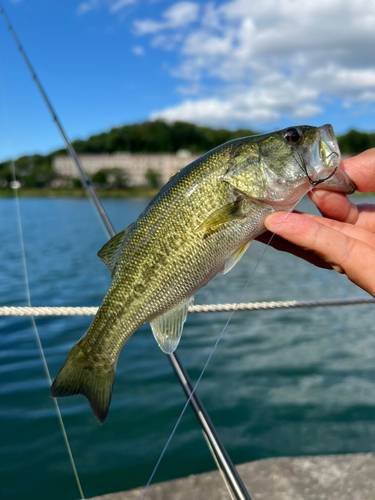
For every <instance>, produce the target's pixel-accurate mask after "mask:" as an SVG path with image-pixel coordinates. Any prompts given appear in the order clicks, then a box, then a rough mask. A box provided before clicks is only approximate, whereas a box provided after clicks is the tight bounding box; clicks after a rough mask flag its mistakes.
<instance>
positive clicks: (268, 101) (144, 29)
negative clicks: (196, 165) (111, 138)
mask: <svg viewBox="0 0 375 500" xmlns="http://www.w3.org/2000/svg"><path fill="white" fill-rule="evenodd" d="M2 5H3V7H4V9H5V11H6V12H7V15H8V17H9V18H10V20H11V22H12V24H13V26H14V28H15V30H16V32H17V33H18V36H19V38H20V39H21V42H22V44H23V46H24V48H25V50H26V52H27V54H28V56H29V58H30V59H31V61H32V63H33V65H34V67H35V69H36V72H37V73H38V75H39V77H40V78H41V80H42V83H43V85H44V87H45V89H46V91H47V94H48V95H49V97H50V98H51V100H52V103H53V105H54V107H55V109H56V111H57V113H58V114H59V116H60V118H61V120H62V122H63V124H64V126H65V129H66V130H67V132H68V135H69V136H70V138H71V139H76V138H86V137H88V136H89V135H92V134H95V133H98V132H102V131H105V130H109V129H110V128H111V127H114V126H120V125H122V124H125V123H134V122H141V121H144V120H146V119H155V118H163V119H166V120H170V121H173V120H176V119H181V120H186V121H190V122H194V123H197V124H201V125H209V126H213V127H228V128H237V127H248V128H252V129H254V130H257V131H266V130H267V131H268V130H272V129H278V128H282V127H284V126H289V125H291V124H303V123H305V124H312V125H320V124H323V123H327V122H328V123H332V124H333V126H334V129H335V131H336V133H338V134H341V133H344V132H346V131H347V130H349V129H350V128H353V127H354V128H357V129H359V130H364V131H375V50H374V48H375V0H366V1H364V0H356V1H349V0H340V1H339V0H304V1H303V2H300V1H298V0H262V2H259V1H257V2H255V1H253V0H227V1H208V2H195V1H180V2H176V1H169V0H86V1H83V2H80V1H72V0H33V1H32V2H31V1H30V0H17V1H16V0H2ZM62 146H63V143H62V141H61V139H60V137H59V134H58V132H57V131H56V129H55V126H54V124H53V123H52V121H51V118H50V116H49V115H48V112H47V110H46V108H45V105H44V103H43V102H42V99H41V97H40V96H39V94H38V91H37V89H36V87H35V85H34V84H33V82H32V80H31V77H30V75H29V74H28V72H27V69H26V66H25V64H24V62H23V60H22V58H21V57H20V54H19V53H18V51H17V48H16V46H15V44H14V42H13V39H12V37H11V35H10V33H9V32H8V30H7V28H6V25H5V22H4V20H3V19H2V18H0V160H4V159H7V158H9V157H11V156H12V157H18V156H20V155H23V154H32V153H36V152H39V153H46V152H49V151H52V150H54V149H56V148H60V147H62Z"/></svg>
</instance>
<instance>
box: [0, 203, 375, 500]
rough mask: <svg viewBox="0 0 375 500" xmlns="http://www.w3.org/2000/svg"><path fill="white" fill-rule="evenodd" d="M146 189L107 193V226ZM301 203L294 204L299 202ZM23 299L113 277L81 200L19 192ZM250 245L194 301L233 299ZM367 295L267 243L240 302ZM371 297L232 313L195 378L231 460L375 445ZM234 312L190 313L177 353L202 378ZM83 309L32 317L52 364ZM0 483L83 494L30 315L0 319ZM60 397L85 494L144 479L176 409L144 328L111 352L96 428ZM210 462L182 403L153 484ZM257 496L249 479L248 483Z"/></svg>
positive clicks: (79, 405) (1, 297) (1, 290)
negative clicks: (354, 302)
mask: <svg viewBox="0 0 375 500" xmlns="http://www.w3.org/2000/svg"><path fill="white" fill-rule="evenodd" d="M146 203H147V202H146V200H132V201H122V200H105V201H104V204H105V207H106V209H107V211H108V214H109V216H110V218H111V220H112V221H113V223H114V226H115V228H116V230H121V229H123V228H124V227H126V226H127V225H128V224H129V223H130V222H132V221H133V220H134V219H135V218H136V217H137V215H138V214H139V213H140V212H141V210H142V209H143V208H144V206H145V205H146ZM306 203H308V202H306V201H303V202H302V207H301V208H302V209H303V208H304V204H305V205H306ZM20 207H21V216H22V227H23V232H24V239H25V250H26V257H27V267H28V273H29V282H30V291H31V300H32V304H33V305H38V306H45V305H56V306H63V305H65V306H67V305H69V306H96V305H99V303H100V301H101V298H102V297H103V295H104V293H105V291H106V289H107V288H108V286H109V283H110V276H109V271H108V270H107V268H106V267H105V266H104V264H102V263H101V262H100V261H99V259H98V258H97V257H96V252H97V251H98V250H99V249H100V248H101V246H102V245H103V244H104V243H105V236H104V233H103V230H102V228H101V226H100V224H99V223H98V221H97V219H96V216H95V214H94V212H93V210H92V207H91V205H90V203H89V202H88V201H86V200H62V199H22V200H21V201H20ZM0 228H1V229H0V230H1V233H0V234H1V246H0V276H1V282H0V305H26V295H25V286H24V281H23V268H22V260H21V253H20V244H19V236H18V226H17V219H16V207H15V201H14V200H13V199H1V200H0ZM263 248H264V247H263V245H261V244H259V243H257V242H254V243H252V245H251V247H250V249H249V251H248V252H247V254H246V255H245V257H244V258H243V259H242V261H241V262H240V263H239V264H238V265H237V266H236V267H235V268H234V269H233V271H231V272H230V273H229V274H228V275H226V276H222V275H220V276H217V277H216V278H215V279H214V280H213V281H212V282H211V283H210V284H209V285H208V286H207V287H206V288H205V289H203V290H201V291H200V292H199V293H198V294H197V295H196V299H195V303H198V304H199V303H201V304H202V303H216V302H236V301H237V299H238V297H239V295H240V292H241V290H242V288H243V287H244V285H245V283H246V281H247V279H248V277H249V275H250V273H251V271H252V269H253V267H254V265H255V264H256V262H257V260H258V259H259V256H260V254H261V252H262V250H263ZM354 296H355V297H358V296H366V294H365V293H364V292H362V291H361V290H360V289H358V288H357V287H355V286H354V285H353V284H351V283H350V282H349V281H348V280H347V279H346V278H345V277H343V276H340V275H338V274H336V273H334V272H329V271H326V270H321V269H316V268H314V267H313V266H311V265H309V264H307V263H304V262H302V261H299V260H298V259H296V258H293V257H291V256H289V255H286V254H282V253H280V252H276V251H274V250H273V249H268V250H267V252H266V254H265V256H264V258H263V260H262V262H261V264H260V266H259V268H258V269H257V271H256V273H255V275H254V277H253V279H252V281H251V283H250V286H249V288H248V290H247V291H246V292H245V295H244V297H243V301H263V300H293V299H297V300H308V299H325V298H327V299H328V298H337V297H354ZM373 309H374V307H373V306H372V305H363V306H351V307H342V308H339V307H336V308H319V309H297V310H290V311H286V310H280V311H256V312H248V313H245V312H237V313H235V315H234V316H233V319H232V321H231V322H230V325H229V327H228V329H227V331H226V332H225V334H224V336H223V338H222V340H221V342H220V344H219V346H218V349H217V351H216V352H215V354H214V356H213V358H212V360H211V362H210V364H209V366H208V369H207V372H206V373H205V375H204V377H203V379H202V381H201V384H200V386H199V391H198V392H199V395H200V397H201V399H202V400H203V403H204V404H205V406H206V408H207V410H208V412H209V414H210V416H211V419H212V421H213V423H214V424H215V426H216V428H217V430H218V433H219V435H220V437H221V438H222V440H223V442H224V444H225V446H226V447H227V449H228V452H229V454H230V456H231V457H232V459H233V461H234V462H235V463H241V462H245V461H249V460H255V459H258V458H263V457H275V456H285V455H289V456H290V455H306V454H327V453H346V452H368V451H375V417H374V416H375V336H374V325H373V323H374V311H373ZM227 317H228V313H216V314H213V313H211V314H204V315H203V314H202V315H189V317H188V321H187V323H186V326H185V330H184V335H183V338H182V341H181V344H180V346H179V348H178V354H179V355H180V358H181V359H182V361H183V363H184V365H185V366H186V368H187V370H188V372H189V374H190V376H191V378H192V380H196V379H197V377H198V376H199V373H200V371H201V369H202V367H203V365H204V363H205V361H206V359H207V357H208V355H209V353H210V351H211V349H212V347H213V344H214V342H215V340H216V339H217V337H218V335H219V334H220V332H221V330H222V328H223V326H224V324H225V321H226V319H227ZM90 321H91V319H90V318H44V319H36V323H37V326H38V329H39V333H40V336H41V339H42V343H43V346H44V349H45V353H46V357H47V361H48V365H49V369H50V371H51V376H52V377H54V376H55V375H56V373H57V371H58V369H59V368H60V366H61V364H62V362H63V361H64V359H65V356H66V354H67V353H68V351H69V349H70V347H71V346H72V344H73V343H75V342H76V341H77V340H78V339H79V338H80V337H81V336H82V334H83V333H84V332H85V330H86V329H87V327H88V325H89V323H90ZM0 325H1V329H0V332H1V333H0V398H1V399H0V401H1V404H0V454H1V455H0V491H1V492H2V493H1V498H6V499H9V500H13V499H14V500H15V499H19V498H26V497H27V498H28V499H29V500H34V499H35V500H36V499H38V500H40V499H50V498H53V499H56V500H60V499H61V500H63V499H64V500H70V499H76V498H78V497H79V495H78V490H77V487H76V485H75V482H74V478H73V474H72V471H71V466H70V463H69V460H68V456H67V453H66V449H65V445H64V442H63V438H62V435H61V431H60V429H59V425H58V421H57V418H56V415H55V410H54V406H53V404H52V401H51V399H50V397H49V395H48V382H47V380H46V378H45V375H44V372H43V366H42V363H41V360H40V356H39V352H38V348H37V345H36V342H35V336H34V332H33V329H32V328H31V323H30V319H28V318H24V319H22V318H0ZM60 401H61V409H62V414H63V417H64V421H65V425H66V428H67V432H68V435H69V438H70V442H71V447H72V451H73V454H74V456H75V459H76V463H77V469H78V472H79V475H80V477H81V481H82V486H83V489H84V492H85V495H86V496H87V497H90V496H94V495H100V494H104V493H109V492H112V491H119V490H124V489H129V488H132V487H135V486H139V485H142V484H145V483H146V482H147V480H148V478H149V476H150V474H151V472H152V469H153V467H154V465H155V463H156V461H157V459H158V457H159V455H160V452H161V450H162V448H163V447H164V444H165V442H166V440H167V438H168V436H169V434H170V432H171V430H172V428H173V426H174V424H175V422H176V420H177V418H178V416H179V414H180V411H181V409H182V407H183V405H184V402H185V397H184V395H183V391H182V389H181V387H180V385H179V383H178V381H177V379H176V377H175V375H174V373H173V370H172V368H171V367H170V365H169V362H168V360H167V358H166V357H165V355H163V354H162V353H161V351H160V350H159V348H158V347H157V345H156V343H155V341H154V339H153V337H152V334H151V331H150V328H149V325H144V326H143V327H142V328H141V329H140V330H139V331H138V332H137V333H136V334H135V335H134V336H133V337H132V338H131V339H130V341H129V342H128V344H127V345H126V347H125V348H124V350H123V352H122V354H121V356H120V359H119V363H118V370H117V379H116V384H115V388H114V394H113V399H112V404H111V409H110V413H109V417H108V419H107V421H106V423H105V425H103V426H100V425H99V424H98V423H97V422H96V420H95V419H94V417H93V416H92V414H91V411H90V409H89V407H88V405H87V403H86V400H85V399H84V398H82V397H75V398H67V399H64V400H60ZM213 468H215V464H214V462H213V459H212V457H211V455H210V453H209V451H208V449H207V446H206V444H205V441H204V439H203V436H202V433H201V431H200V428H199V426H198V425H197V422H196V420H195V416H194V414H193V412H192V411H191V410H190V409H188V411H187V412H186V415H185V416H184V417H183V419H182V422H181V425H180V426H179V428H178V430H177V432H176V435H175V437H174V438H173V440H172V442H171V444H170V446H169V448H168V450H167V453H166V455H165V458H164V459H163V461H162V463H161V465H160V468H159V469H158V471H157V473H156V475H155V479H154V480H155V481H161V480H165V479H170V478H175V477H179V476H187V475H188V474H191V473H196V472H201V471H204V470H210V469H213ZM250 493H251V490H250Z"/></svg>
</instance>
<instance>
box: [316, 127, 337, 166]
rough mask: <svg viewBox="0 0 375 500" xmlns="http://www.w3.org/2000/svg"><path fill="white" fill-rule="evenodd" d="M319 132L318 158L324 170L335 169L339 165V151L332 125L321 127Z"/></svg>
mask: <svg viewBox="0 0 375 500" xmlns="http://www.w3.org/2000/svg"><path fill="white" fill-rule="evenodd" d="M318 131H319V136H320V139H319V156H320V159H321V162H322V164H323V165H324V167H325V168H330V169H331V168H336V167H338V166H339V165H340V159H341V158H340V156H341V155H340V149H339V145H338V143H337V139H336V136H335V134H334V132H333V128H332V125H329V124H327V125H323V126H322V127H319V128H318Z"/></svg>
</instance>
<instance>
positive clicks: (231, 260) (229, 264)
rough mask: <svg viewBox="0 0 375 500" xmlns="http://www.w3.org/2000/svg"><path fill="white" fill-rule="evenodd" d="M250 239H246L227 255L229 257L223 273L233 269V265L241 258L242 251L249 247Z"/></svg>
mask: <svg viewBox="0 0 375 500" xmlns="http://www.w3.org/2000/svg"><path fill="white" fill-rule="evenodd" d="M251 241H252V240H250V241H246V242H245V243H244V244H243V245H241V246H240V247H239V248H237V250H236V251H235V252H234V253H233V254H232V255H231V256H230V257H229V259H228V260H227V261H226V263H225V266H224V271H223V274H227V273H229V271H230V270H231V269H233V268H234V266H235V265H236V264H237V263H238V262H239V261H240V260H241V259H242V257H243V255H244V253H245V252H246V250H247V249H248V248H249V245H250V243H251Z"/></svg>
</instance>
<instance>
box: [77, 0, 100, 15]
mask: <svg viewBox="0 0 375 500" xmlns="http://www.w3.org/2000/svg"><path fill="white" fill-rule="evenodd" d="M98 8H99V0H88V1H87V2H82V3H80V4H79V5H78V7H77V14H78V15H82V14H86V13H87V12H90V11H91V10H95V9H98Z"/></svg>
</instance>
